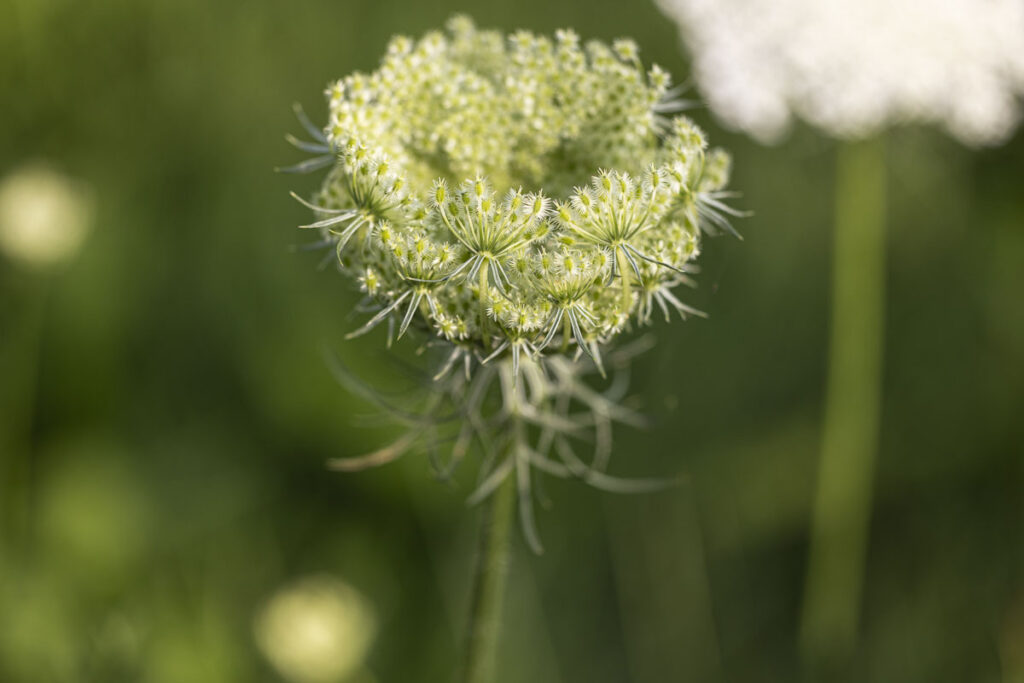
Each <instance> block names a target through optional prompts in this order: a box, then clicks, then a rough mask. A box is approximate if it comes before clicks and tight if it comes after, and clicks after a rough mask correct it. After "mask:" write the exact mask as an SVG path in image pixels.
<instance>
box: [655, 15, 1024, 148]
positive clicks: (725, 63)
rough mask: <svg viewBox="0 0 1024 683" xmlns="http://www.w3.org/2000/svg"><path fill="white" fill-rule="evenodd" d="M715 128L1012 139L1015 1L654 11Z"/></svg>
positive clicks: (1022, 33)
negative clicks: (897, 127)
mask: <svg viewBox="0 0 1024 683" xmlns="http://www.w3.org/2000/svg"><path fill="white" fill-rule="evenodd" d="M658 2H659V4H660V5H661V7H662V9H663V10H664V11H665V12H666V13H667V14H668V15H669V16H670V17H672V18H673V19H674V20H676V21H677V22H678V23H679V25H680V27H681V30H682V33H683V37H684V38H685V39H686V42H687V44H688V46H689V48H690V50H691V52H692V54H693V59H694V71H695V74H696V77H697V80H698V82H699V84H700V87H701V90H702V91H703V93H704V94H705V96H706V97H707V99H708V102H709V104H710V106H711V108H712V109H713V110H714V111H715V113H716V114H717V115H718V116H719V117H721V119H722V120H723V121H724V122H725V123H727V124H729V125H731V126H734V127H736V128H739V129H742V130H744V131H746V132H748V133H750V134H752V135H754V136H755V137H757V138H758V139H760V140H762V141H766V142H770V141H773V140H775V139H777V138H779V137H780V136H781V134H782V133H783V132H784V131H785V130H786V128H787V126H788V124H789V122H790V119H791V116H792V115H794V114H795V115H796V116H799V117H800V118H803V119H805V120H806V121H808V122H810V123H812V124H814V125H816V126H818V127H820V128H822V129H824V130H825V131H827V132H828V133H830V134H832V135H835V136H838V137H844V138H857V137H865V136H870V135H872V134H874V133H876V132H878V131H879V130H881V129H882V128H884V127H886V126H888V125H891V124H896V123H902V122H910V121H915V122H916V121H920V122H928V123H937V124H941V125H943V126H944V127H945V128H947V129H948V130H949V131H950V133H952V134H953V135H954V136H956V137H957V138H958V139H960V140H961V141H962V142H964V143H966V144H969V145H985V144H994V143H998V142H1000V141H1002V140H1003V139H1005V138H1006V136H1007V135H1009V134H1010V132H1011V131H1012V130H1013V128H1014V126H1015V125H1016V123H1017V121H1018V119H1019V117H1020V108H1019V102H1018V98H1019V96H1020V95H1021V94H1024V2H1021V0H856V1H853V0H658Z"/></svg>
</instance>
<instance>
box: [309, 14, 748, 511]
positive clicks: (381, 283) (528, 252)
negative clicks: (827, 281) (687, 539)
mask: <svg viewBox="0 0 1024 683" xmlns="http://www.w3.org/2000/svg"><path fill="white" fill-rule="evenodd" d="M638 53H639V50H638V48H637V46H636V45H635V44H634V43H633V42H632V41H629V40H617V41H615V42H614V43H613V44H612V45H611V46H610V47H609V46H607V45H605V44H603V43H599V42H596V41H595V42H589V43H587V44H585V45H581V44H580V40H579V37H578V36H577V35H576V34H575V33H573V32H572V31H568V30H564V31H558V32H556V33H555V35H554V37H553V38H548V37H544V36H538V35H534V34H532V33H528V32H526V31H519V32H516V33H514V34H512V35H510V36H508V37H505V36H502V35H501V34H499V33H497V32H494V31H479V30H477V29H476V28H475V27H474V26H473V24H472V23H471V22H470V21H469V20H468V19H466V18H464V17H456V18H455V19H452V20H451V21H450V22H449V24H448V32H447V34H442V33H440V32H431V33H428V34H426V35H425V36H423V37H422V38H420V39H419V40H414V39H411V38H407V37H404V36H398V37H395V38H393V39H392V40H391V42H390V44H389V45H388V48H387V52H386V54H385V56H384V58H383V60H382V62H381V65H380V67H379V68H378V69H377V70H376V71H374V72H373V73H371V74H361V73H356V74H352V75H350V76H347V77H345V78H343V79H341V80H340V81H338V82H336V83H334V84H332V85H331V86H330V87H329V88H328V89H327V98H328V103H329V109H330V119H329V122H328V124H327V126H326V128H325V129H324V130H322V131H321V130H319V129H317V128H316V127H314V126H312V125H309V124H308V120H306V119H305V118H304V117H302V118H303V121H304V123H306V124H307V126H306V127H307V129H308V130H309V132H310V133H311V134H312V135H313V136H314V137H315V138H316V142H312V143H310V142H300V141H297V140H294V139H293V140H292V141H293V143H294V144H296V146H298V147H300V148H301V149H303V150H306V151H310V152H314V153H316V154H318V156H316V157H314V158H313V159H310V160H309V161H306V162H303V163H302V164H299V165H298V166H297V167H295V168H296V170H302V171H304V170H311V169H315V168H324V167H330V171H329V173H328V175H327V178H326V180H325V181H324V183H323V186H322V187H321V188H320V190H319V191H318V192H317V193H316V194H315V195H314V196H313V197H312V198H311V199H310V200H308V201H307V200H305V199H301V198H298V197H297V198H298V199H299V201H302V202H303V203H304V204H305V205H306V206H308V207H309V208H311V209H312V210H313V211H314V213H315V220H314V221H312V222H310V223H309V224H308V225H306V226H303V227H305V228H309V229H313V230H316V231H318V232H319V233H320V235H321V237H322V239H321V242H320V243H321V244H323V245H324V246H328V245H329V246H332V247H333V248H334V250H335V251H336V253H337V258H338V264H339V268H340V269H341V271H342V272H343V273H345V274H347V275H349V276H351V277H352V278H353V279H354V280H355V281H357V282H358V284H359V287H360V289H361V291H362V292H364V293H365V295H366V298H367V300H366V301H365V302H364V307H363V309H364V310H369V311H370V313H371V315H370V317H369V320H368V321H367V322H366V324H365V325H363V327H362V328H360V329H358V330H356V331H355V332H354V333H353V335H357V334H363V333H365V332H368V331H370V330H371V329H373V328H374V327H376V326H377V325H378V324H381V323H385V322H386V323H387V326H388V329H389V330H390V332H389V338H390V337H391V336H392V335H393V333H397V336H398V337H401V336H403V335H404V334H406V333H407V332H408V331H409V330H417V331H419V332H421V333H423V334H424V335H426V337H427V338H428V339H430V338H433V339H434V342H433V343H434V344H435V345H441V346H445V347H446V349H447V350H446V352H445V358H446V360H445V361H444V362H443V364H442V367H441V371H440V372H439V373H438V377H437V378H436V379H438V380H440V379H441V378H445V377H454V378H453V379H451V380H450V382H449V384H441V383H439V384H436V385H435V386H434V389H435V395H436V396H438V397H442V396H443V397H447V399H446V400H450V402H451V403H452V404H453V406H454V407H455V409H456V410H457V411H459V412H460V413H462V414H463V415H465V416H466V417H465V420H464V422H463V427H462V430H461V432H460V433H459V434H458V435H457V437H456V438H455V446H454V448H453V452H452V459H453V461H457V460H458V459H459V458H461V454H462V453H463V452H464V451H465V449H466V447H467V445H468V443H469V442H470V441H471V440H473V437H474V436H476V437H477V438H478V440H479V441H481V442H482V443H483V442H487V443H489V444H491V445H490V446H488V449H489V450H491V451H500V452H506V451H508V452H510V455H509V457H507V458H504V459H498V460H495V459H494V458H491V459H489V460H488V462H489V463H490V465H488V466H487V467H485V470H486V472H485V475H486V476H483V483H482V484H481V486H480V489H479V491H478V493H481V492H482V493H486V492H489V491H490V490H493V488H494V486H496V485H497V483H500V481H501V479H502V478H503V477H504V476H505V475H507V474H508V473H509V472H510V471H511V470H512V469H513V468H514V469H515V470H516V472H517V479H518V481H519V484H520V491H521V492H522V491H523V490H524V489H525V490H526V491H527V492H528V490H529V474H528V471H529V470H528V468H529V466H535V467H540V468H541V469H544V470H545V471H548V472H551V473H553V474H563V475H568V474H572V475H574V476H579V477H582V478H584V479H586V480H587V481H591V482H592V483H597V484H605V485H609V486H610V485H612V484H611V480H610V478H608V477H607V476H606V475H603V474H600V473H599V472H597V471H596V470H592V469H590V468H589V467H584V466H582V464H581V463H580V461H579V460H578V459H577V458H576V456H575V455H574V454H573V452H572V448H571V447H570V446H569V441H568V435H569V434H570V432H574V431H576V430H578V429H579V428H580V427H581V426H584V425H589V426H595V425H596V426H597V429H598V430H599V434H598V451H599V452H603V451H606V450H607V447H608V446H607V442H608V438H607V431H608V430H607V425H608V423H609V422H610V421H611V420H612V419H620V420H621V419H629V417H628V416H629V415H631V413H630V412H629V411H626V410H624V409H622V408H619V407H617V406H615V405H614V404H613V402H612V401H611V400H609V398H608V397H606V396H604V395H601V394H598V393H596V392H593V391H590V390H588V389H586V388H585V386H584V385H583V383H582V382H581V381H580V379H579V375H580V372H578V371H576V372H574V371H571V370H570V368H574V367H580V366H584V365H586V364H587V363H588V362H589V361H584V362H582V363H581V362H579V359H580V358H581V357H583V356H586V357H589V358H591V359H593V361H594V365H592V366H590V367H596V368H597V369H599V370H601V372H602V373H603V372H604V365H603V363H602V353H601V350H602V347H605V346H606V345H607V344H608V343H609V342H610V341H611V340H612V339H613V338H614V337H615V336H616V335H618V334H619V333H620V332H622V331H624V330H627V329H630V328H631V327H633V326H634V325H635V324H638V323H647V322H649V321H650V320H651V314H652V311H653V310H654V309H655V308H659V309H661V310H662V311H664V312H665V314H666V316H667V315H668V313H669V311H670V310H671V309H675V310H676V311H678V313H679V314H680V315H681V316H683V317H685V316H686V315H687V314H689V313H695V312H696V311H694V310H693V309H692V308H690V307H688V306H687V305H686V304H684V303H683V302H682V300H681V297H679V296H678V295H677V294H676V293H675V291H676V288H677V287H678V286H679V285H681V284H690V280H689V278H688V277H687V275H686V273H688V272H690V271H691V270H693V267H692V262H693V260H694V259H695V258H696V257H697V255H698V254H699V244H700V235H701V230H702V229H703V230H704V231H710V232H716V231H719V230H721V229H725V230H729V231H731V230H732V228H731V225H730V224H729V217H730V216H734V215H737V213H736V212H735V211H734V210H733V209H731V208H730V207H728V206H727V205H726V204H724V203H723V199H724V198H725V197H726V196H727V193H726V192H725V191H724V187H725V185H726V182H727V180H728V174H729V163H728V156H727V155H726V154H725V153H724V152H722V151H720V150H710V151H709V150H708V149H707V141H706V139H705V137H704V134H703V133H702V132H701V131H700V130H699V129H698V128H697V127H696V126H695V125H694V124H693V123H692V122H691V121H689V120H688V119H685V118H682V117H677V118H674V119H673V118H669V116H670V115H671V114H672V113H673V112H675V111H677V110H678V109H679V108H680V106H679V105H680V102H679V101H678V100H677V99H675V98H676V96H677V94H678V93H677V91H676V90H675V89H673V88H672V87H671V84H670V79H669V76H668V74H667V73H666V72H665V71H664V70H662V69H660V68H658V67H657V66H653V67H651V68H650V69H649V70H646V71H645V70H644V68H643V66H642V64H641V62H640V60H639V56H638ZM456 365H462V366H464V368H465V370H466V372H465V376H466V379H465V380H463V379H459V378H458V373H450V372H449V371H450V370H451V369H452V368H453V367H454V366H456ZM495 376H497V377H498V378H499V379H500V382H499V384H500V387H501V392H500V393H501V397H502V401H501V404H502V408H501V409H500V410H499V412H498V415H497V417H490V418H487V419H484V418H483V417H482V416H481V414H480V413H481V412H482V411H483V410H484V406H485V405H486V401H485V395H486V393H487V388H488V387H489V386H491V385H493V384H494V383H493V382H492V380H493V379H494V378H495ZM470 377H471V379H470ZM526 392H529V394H527V393H526ZM438 400H440V398H439V399H438ZM581 405H582V406H583V407H584V408H587V409H589V411H590V412H589V413H588V414H587V417H586V418H585V419H583V420H579V419H576V418H577V416H578V414H579V413H578V412H575V409H576V408H578V407H579V406H581ZM524 421H525V422H526V423H529V425H531V426H530V427H529V429H526V428H523V427H522V426H521V425H522V423H523V422H524ZM516 425H519V426H516ZM536 430H539V432H537V431H536ZM485 433H486V435H485ZM529 433H534V434H535V435H537V436H538V441H537V443H536V445H533V446H528V445H527V443H526V442H527V441H528V440H529V439H528V438H527V436H528V434H529ZM493 434H498V437H496V439H495V438H492V436H493ZM420 437H421V438H422V435H420ZM495 440H497V442H498V443H497V444H495V443H494V442H495ZM402 443H404V445H409V444H410V443H411V441H406V442H402ZM403 447H404V446H403ZM399 450H401V449H397V450H393V451H389V453H392V454H394V453H397V452H398V451H399ZM556 452H557V454H558V455H557V456H554V457H557V458H559V459H560V460H561V462H555V461H554V460H550V459H549V454H553V453H556ZM492 455H493V453H492ZM606 458H607V456H606V455H602V456H600V457H599V458H598V460H599V461H601V462H603V461H604V460H605V459H606ZM376 461H378V460H374V462H376ZM577 464H579V466H577ZM345 466H348V465H345ZM524 468H527V469H526V470H525V471H526V472H527V474H526V475H524V474H523V469H524ZM581 468H582V469H581ZM521 507H522V506H521ZM524 514H525V513H524Z"/></svg>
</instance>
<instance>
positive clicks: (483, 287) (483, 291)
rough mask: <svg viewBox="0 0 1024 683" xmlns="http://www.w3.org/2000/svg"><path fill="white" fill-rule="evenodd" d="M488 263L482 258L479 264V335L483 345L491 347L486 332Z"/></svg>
mask: <svg viewBox="0 0 1024 683" xmlns="http://www.w3.org/2000/svg"><path fill="white" fill-rule="evenodd" d="M490 265H491V264H490V263H489V262H488V261H487V260H486V259H484V262H483V263H481V264H480V275H479V280H478V283H479V287H480V295H479V297H478V299H479V300H480V336H481V338H483V340H484V347H485V348H488V349H489V348H491V338H490V335H488V334H487V271H488V269H489V267H490Z"/></svg>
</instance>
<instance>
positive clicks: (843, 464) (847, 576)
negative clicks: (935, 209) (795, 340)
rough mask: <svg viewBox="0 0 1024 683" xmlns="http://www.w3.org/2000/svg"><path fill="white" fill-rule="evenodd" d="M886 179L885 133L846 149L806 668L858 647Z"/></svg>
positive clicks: (805, 619) (877, 399)
mask: <svg viewBox="0 0 1024 683" xmlns="http://www.w3.org/2000/svg"><path fill="white" fill-rule="evenodd" d="M885 180H886V172H885V145H884V141H883V140H882V138H881V137H878V138H875V139H872V140H868V141H864V142H858V143H850V144H846V145H844V146H842V147H841V148H840V150H839V153H838V166H837V179H836V227H835V230H836V232H835V245H834V251H833V259H834V267H833V274H832V291H833V301H832V328H831V341H830V347H829V366H828V385H827V393H826V398H825V414H824V427H823V435H822V450H821V462H820V464H819V471H818V486H817V491H816V497H815V501H814V509H813V520H812V529H811V546H810V558H809V563H808V570H807V583H806V586H805V595H804V604H803V615H802V623H801V634H800V639H801V648H802V651H803V655H804V657H805V660H807V661H808V662H809V663H826V662H838V661H840V660H842V659H844V658H845V657H847V656H849V655H850V654H851V653H852V651H853V649H854V647H855V645H856V637H857V629H858V620H859V615H860V608H861V594H862V587H863V583H864V565H865V554H866V548H867V541H868V529H869V523H870V518H871V500H872V480H873V478H874V471H875V459H876V451H877V447H878V430H879V416H880V413H881V398H882V396H881V376H882V350H883V342H884V303H885V205H886V198H885Z"/></svg>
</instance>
